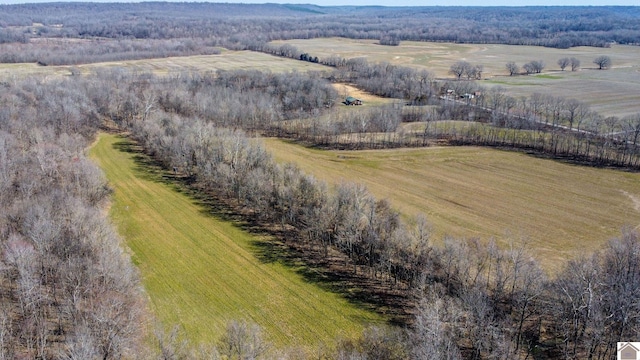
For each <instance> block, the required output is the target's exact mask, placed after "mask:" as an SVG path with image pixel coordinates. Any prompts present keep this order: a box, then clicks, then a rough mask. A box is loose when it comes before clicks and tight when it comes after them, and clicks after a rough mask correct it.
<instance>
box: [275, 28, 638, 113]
mask: <svg viewBox="0 0 640 360" xmlns="http://www.w3.org/2000/svg"><path fill="white" fill-rule="evenodd" d="M376 42H377V41H375V40H351V39H342V38H329V39H311V40H287V41H280V42H278V43H288V44H291V45H293V46H296V47H297V48H298V49H299V50H301V51H305V52H308V53H310V54H312V55H314V56H318V57H320V58H323V57H328V56H331V55H338V56H341V57H344V58H356V57H364V58H367V59H368V60H369V61H372V62H381V61H386V62H389V63H392V64H396V65H402V66H409V67H414V68H420V69H427V70H429V71H431V72H432V73H433V74H434V75H435V76H436V77H438V78H451V75H449V74H448V71H449V68H450V67H451V65H452V64H453V63H454V62H456V61H460V60H465V61H468V62H470V63H472V64H481V65H483V66H484V75H483V77H485V78H486V79H488V80H485V81H482V84H484V85H487V86H495V85H501V86H504V87H505V88H508V90H509V94H511V95H515V96H519V95H530V94H531V93H534V92H541V93H548V94H552V95H556V96H563V97H567V98H575V99H580V100H583V101H585V102H587V103H589V104H591V105H592V107H593V109H594V110H597V111H598V112H600V113H602V114H604V115H607V116H609V115H616V116H624V115H629V114H635V113H638V112H640V105H638V97H637V94H638V93H640V47H638V46H623V45H613V46H612V47H611V48H608V49H604V48H594V47H576V48H571V49H552V48H545V47H537V46H510V45H494V44H481V45H478V44H452V43H432V42H411V41H403V42H402V43H401V44H400V46H395V47H390V46H381V45H377V44H376ZM599 55H607V56H609V57H611V59H612V62H613V68H612V69H611V70H607V71H600V70H595V67H596V66H595V64H593V63H592V61H593V59H595V58H596V57H597V56H599ZM563 57H576V58H577V59H579V60H580V62H581V64H582V69H581V70H580V71H577V72H570V71H564V72H562V71H560V69H559V67H558V65H557V61H558V59H560V58H563ZM532 60H543V61H544V62H545V63H546V64H547V65H546V69H545V71H544V73H543V76H542V77H541V76H515V77H509V76H508V72H507V70H506V68H505V64H506V63H507V62H509V61H514V62H516V63H517V64H518V65H520V66H522V65H523V64H525V63H527V62H529V61H532ZM544 75H553V76H551V77H549V76H544Z"/></svg>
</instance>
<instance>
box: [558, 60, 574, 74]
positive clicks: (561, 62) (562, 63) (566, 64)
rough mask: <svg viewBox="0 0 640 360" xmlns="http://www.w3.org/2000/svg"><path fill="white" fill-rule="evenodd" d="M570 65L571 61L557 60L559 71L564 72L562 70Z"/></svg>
mask: <svg viewBox="0 0 640 360" xmlns="http://www.w3.org/2000/svg"><path fill="white" fill-rule="evenodd" d="M569 64H571V60H570V59H569V58H566V57H564V58H561V59H559V60H558V66H560V70H562V71H564V69H565V68H566V67H567V66H569Z"/></svg>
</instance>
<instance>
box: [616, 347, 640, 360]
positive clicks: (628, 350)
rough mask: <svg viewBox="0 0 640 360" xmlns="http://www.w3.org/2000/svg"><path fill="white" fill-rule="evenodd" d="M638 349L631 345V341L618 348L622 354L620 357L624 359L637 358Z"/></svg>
mask: <svg viewBox="0 0 640 360" xmlns="http://www.w3.org/2000/svg"><path fill="white" fill-rule="evenodd" d="M638 351H640V350H638V349H637V348H636V347H635V346H633V345H631V343H626V344H623V345H622V347H620V349H618V354H620V359H622V360H637V359H638Z"/></svg>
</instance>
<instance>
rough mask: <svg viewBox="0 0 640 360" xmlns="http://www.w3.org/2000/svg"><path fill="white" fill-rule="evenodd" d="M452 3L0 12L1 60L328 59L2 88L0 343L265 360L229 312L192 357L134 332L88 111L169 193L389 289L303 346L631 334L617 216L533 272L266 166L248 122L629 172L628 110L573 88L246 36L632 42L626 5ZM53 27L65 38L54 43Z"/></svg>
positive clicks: (340, 348)
mask: <svg viewBox="0 0 640 360" xmlns="http://www.w3.org/2000/svg"><path fill="white" fill-rule="evenodd" d="M461 11H462V9H460V8H446V7H444V8H388V9H384V8H369V7H364V8H357V7H335V8H323V7H316V6H310V5H300V6H297V5H296V6H293V5H251V6H248V7H245V6H241V5H231V4H224V5H223V4H174V3H141V4H72V3H55V4H39V5H10V6H9V5H3V6H1V7H0V26H1V29H0V38H1V39H2V40H1V41H2V42H3V44H2V45H0V47H1V48H2V55H1V56H3V58H2V61H7V62H12V61H14V62H20V61H40V62H41V63H42V64H43V65H46V64H48V63H49V64H76V63H84V62H91V61H99V60H100V61H102V60H105V59H109V60H116V59H123V58H140V57H147V56H148V57H153V56H167V55H168V54H195V53H211V52H213V51H216V49H215V47H217V46H226V47H229V48H234V49H253V50H259V51H265V52H269V53H273V54H275V55H278V56H287V57H291V58H296V59H300V60H301V61H309V60H310V59H312V60H313V61H318V62H321V63H323V64H326V65H328V66H330V68H328V70H327V71H326V72H323V73H305V74H298V73H287V74H272V73H265V72H259V71H227V72H217V73H212V74H201V73H189V72H184V73H173V74H169V75H167V76H163V77H159V76H155V75H152V74H140V73H132V72H129V71H127V70H124V69H110V70H100V71H96V73H94V74H90V75H86V76H80V75H79V74H75V75H74V76H69V77H66V78H59V79H56V78H51V79H47V80H46V81H45V80H44V79H37V78H27V79H22V80H19V79H14V80H12V81H11V82H4V83H2V84H1V85H0V209H2V211H1V212H0V247H1V248H2V252H1V257H0V269H1V271H0V296H1V297H2V300H1V301H0V310H1V311H0V358H1V359H14V358H24V359H45V358H46V359H48V358H56V359H58V358H59V359H90V358H101V359H120V358H160V359H178V358H208V359H216V358H225V357H227V358H237V359H257V358H268V357H269V356H270V355H269V353H268V352H265V351H264V349H265V344H264V343H263V341H262V338H261V336H260V330H259V328H258V327H256V326H255V325H252V324H247V323H245V322H243V321H242V319H239V321H237V322H232V323H230V324H229V327H228V330H227V334H225V335H224V336H223V337H222V338H221V339H220V342H219V343H216V344H206V345H205V346H203V347H200V348H198V350H197V351H196V350H195V349H196V346H195V345H194V346H191V345H189V344H185V343H182V342H181V341H182V340H180V336H179V334H176V333H175V332H174V333H171V332H170V333H165V332H164V331H162V330H158V331H154V327H155V324H154V321H153V319H152V315H151V314H149V313H147V308H146V306H145V301H144V296H143V290H142V289H141V285H140V282H139V279H138V275H137V273H136V270H135V267H134V266H133V265H132V264H131V261H130V259H129V258H128V256H127V254H126V253H125V252H124V251H123V250H122V249H123V247H122V245H121V241H122V240H121V239H120V238H119V237H118V236H117V234H116V232H115V230H114V229H113V226H112V224H111V223H110V222H109V221H108V220H107V218H106V214H105V211H104V208H105V206H107V203H108V197H109V195H110V189H109V187H108V184H107V183H106V182H105V179H104V177H103V175H102V174H101V173H100V171H99V169H97V168H96V167H95V165H93V164H92V163H91V162H90V161H88V160H87V159H86V157H85V150H86V148H87V146H88V145H89V144H90V143H91V141H93V139H94V138H95V135H96V133H97V132H98V131H99V130H100V129H104V128H103V127H104V126H105V124H108V125H109V128H110V129H111V130H114V129H117V130H118V131H123V132H126V133H127V134H130V136H131V138H133V139H135V140H136V141H137V142H138V143H139V144H140V145H141V146H142V147H143V148H144V149H145V151H146V152H147V153H148V154H149V156H152V157H154V158H155V159H156V160H157V161H158V162H159V163H160V164H162V166H164V167H165V168H166V169H167V170H169V169H170V170H171V171H174V172H178V173H180V174H183V175H184V176H185V177H186V178H187V179H188V180H189V183H190V184H191V185H190V186H193V187H194V188H195V189H197V190H198V191H200V192H201V193H202V194H205V195H206V196H211V197H215V199H216V200H217V201H219V202H221V203H224V204H225V206H227V207H229V209H231V210H232V211H233V212H235V213H236V214H238V215H239V216H243V217H251V219H252V220H255V221H256V222H257V223H258V224H261V226H263V227H264V228H265V230H266V231H268V230H269V229H274V228H278V229H282V230H285V231H282V232H280V233H281V234H283V235H282V236H285V237H284V238H282V239H281V240H283V242H284V243H285V244H286V245H287V246H289V247H290V248H291V249H295V250H296V251H301V252H302V253H303V254H305V252H308V254H309V255H308V257H309V260H310V261H311V260H314V261H317V260H318V259H317V257H318V256H319V257H321V258H322V257H323V256H325V257H328V254H329V253H330V252H331V253H339V254H341V255H340V256H341V257H342V258H341V259H342V260H343V261H344V264H346V265H345V266H346V267H347V268H348V271H350V272H352V273H354V274H360V276H364V277H367V278H369V279H372V280H373V281H375V282H377V283H378V284H380V286H381V287H385V288H388V289H393V290H394V291H397V292H400V293H402V296H403V297H404V298H405V299H407V300H408V301H406V302H404V303H403V306H405V307H406V308H405V309H402V311H400V312H399V313H401V314H403V316H399V317H398V319H397V320H398V321H399V322H401V324H402V325H401V326H399V327H391V328H377V327H373V328H370V329H368V330H366V331H365V332H364V333H363V335H362V337H361V338H360V339H356V340H350V341H341V342H339V343H338V344H337V346H336V349H335V350H327V351H326V352H325V353H323V354H320V355H319V356H318V357H321V356H324V358H334V359H408V358H412V359H426V358H429V359H484V358H499V359H513V358H565V359H573V358H576V357H587V358H594V359H609V358H611V357H612V356H614V354H615V343H616V341H619V340H621V339H633V338H637V337H638V336H640V316H638V315H637V314H640V302H639V301H638V299H640V238H639V235H638V233H637V232H635V231H634V230H631V229H628V230H623V231H622V232H621V235H620V236H619V238H616V239H612V240H611V241H610V242H609V243H608V245H607V246H605V247H604V248H603V249H600V250H598V251H596V252H595V253H593V254H588V255H587V254H586V255H585V256H584V257H582V258H579V259H576V260H572V261H569V262H567V264H566V266H565V268H564V269H563V270H561V271H560V272H559V273H558V274H557V275H556V276H554V277H553V278H548V277H547V276H546V274H545V273H544V272H543V271H542V270H541V268H540V266H539V264H538V263H537V262H536V261H535V260H534V258H533V257H532V256H531V255H530V254H529V253H528V252H527V246H526V243H518V242H516V241H514V243H513V244H511V246H509V247H505V248H502V247H499V246H497V245H496V244H494V243H488V244H487V243H484V242H481V241H477V240H467V239H453V238H447V239H443V243H444V245H443V246H433V245H432V243H433V239H431V235H430V228H429V224H428V219H425V218H423V217H418V218H416V219H413V220H411V221H403V220H402V219H401V217H400V215H399V214H398V213H397V212H396V211H395V210H393V209H392V208H391V207H390V206H389V204H388V202H386V201H385V200H381V199H376V198H374V197H373V196H372V195H371V194H370V193H369V192H368V191H367V189H366V188H364V187H363V186H361V185H358V184H350V183H344V184H341V185H339V186H336V187H335V188H331V187H328V186H327V185H326V184H323V183H322V182H320V181H318V180H316V179H314V178H313V177H311V176H309V175H307V174H304V173H303V172H302V171H300V170H299V169H298V168H296V167H295V166H294V165H290V164H289V165H282V164H278V163H276V162H275V160H274V159H273V158H272V157H271V156H270V154H269V153H268V152H267V151H266V150H265V149H264V147H262V146H261V144H260V142H259V141H257V140H256V139H255V138H254V136H253V135H255V134H262V133H268V134H276V135H279V136H287V137H292V138H295V139H297V140H300V141H303V142H306V143H311V144H314V145H321V146H330V147H347V148H363V147H389V146H407V145H411V146H416V145H419V146H428V145H430V144H431V143H432V142H433V141H447V142H449V143H452V144H480V145H489V146H501V147H510V148H521V149H526V150H527V151H533V152H538V153H542V154H547V155H553V156H556V157H565V158H571V159H573V160H579V161H581V162H585V163H587V164H590V165H603V166H621V167H626V168H634V169H636V168H637V167H638V166H639V164H640V159H639V154H640V152H639V149H638V146H640V144H638V140H639V139H638V137H639V136H640V115H637V116H630V117H626V118H622V119H619V118H614V117H610V118H603V117H602V116H600V115H599V114H596V113H594V112H593V111H591V110H590V109H589V108H588V106H587V105H586V104H583V103H581V102H579V101H577V100H572V99H561V98H555V97H550V96H547V95H543V94H534V95H532V96H530V97H528V98H513V97H510V96H509V94H507V93H506V92H505V91H504V90H501V89H499V88H497V89H492V90H486V89H482V88H481V87H480V86H478V84H476V83H475V82H473V81H471V80H460V81H451V82H448V83H444V82H441V81H435V80H434V79H433V78H432V76H430V74H429V73H428V72H426V71H422V72H418V71H415V70H411V69H406V68H402V67H396V66H391V65H388V64H369V63H367V62H366V61H365V60H362V59H352V60H345V59H339V58H322V56H319V55H321V54H307V57H306V58H304V57H303V56H301V55H303V54H301V53H300V52H298V51H297V49H295V48H293V47H290V46H280V47H273V46H270V45H267V44H266V42H267V41H270V40H273V39H287V38H311V37H322V36H345V37H352V38H368V39H379V40H380V41H381V43H384V44H386V45H393V44H395V43H397V41H400V40H437V41H458V42H497V43H508V44H535V45H544V46H556V47H568V46H574V45H581V44H582V45H593V46H606V44H608V43H610V42H612V41H616V42H620V43H638V37H639V31H640V30H639V29H638V21H637V18H638V16H639V12H638V8H617V7H612V8H609V7H602V8H553V11H551V10H549V9H547V8H526V7H525V8H481V9H480V8H468V9H464V11H462V14H461ZM252 14H253V15H252ZM302 14H304V16H301V15H302ZM359 14H362V16H354V15H359ZM461 15H462V16H461ZM399 17H402V19H403V21H397V20H398V18H399ZM363 18H366V19H369V20H363ZM372 19H374V20H372ZM34 23H38V24H41V25H37V26H34ZM425 24H428V26H426V25H425ZM478 29H482V31H478ZM256 34H258V35H256ZM66 38H77V39H81V40H79V41H75V42H61V41H60V40H62V39H66ZM96 38H103V40H102V41H104V44H102V46H100V47H97V48H96V46H95V43H91V42H88V41H86V42H85V41H82V40H95V39H96ZM42 44H45V46H43V45H42ZM317 56H319V57H320V58H319V59H316V57H317ZM332 82H348V83H352V84H356V85H357V86H358V87H360V88H362V89H365V90H367V91H369V92H371V93H374V94H377V95H381V96H385V97H393V98H397V99H401V101H399V103H398V104H396V105H391V106H387V107H380V108H369V109H362V110H360V109H358V110H356V109H354V111H351V112H348V113H345V112H339V111H335V110H336V109H335V107H337V106H341V105H340V103H339V101H341V99H339V94H337V93H336V91H335V90H334V88H333V87H332V86H331V83H332ZM463 94H481V95H479V96H475V97H474V98H470V97H466V98H462V97H460V95H463ZM440 120H460V122H462V123H464V124H465V126H454V125H446V124H449V123H450V122H448V121H440ZM408 121H413V122H415V121H420V122H422V123H424V124H425V127H424V131H421V132H419V133H407V132H403V131H402V125H403V123H405V122H408ZM443 124H445V125H443ZM312 256H313V257H315V258H314V259H311V257H312ZM321 260H322V259H321ZM391 305H393V304H391ZM165 325H166V324H165ZM154 336H155V338H156V340H157V341H156V344H157V346H156V347H157V348H154V349H149V346H150V344H149V341H148V338H149V337H154ZM145 338H146V339H147V340H146V341H145ZM284 356H285V355H283V357H284ZM291 358H296V357H295V356H294V355H291Z"/></svg>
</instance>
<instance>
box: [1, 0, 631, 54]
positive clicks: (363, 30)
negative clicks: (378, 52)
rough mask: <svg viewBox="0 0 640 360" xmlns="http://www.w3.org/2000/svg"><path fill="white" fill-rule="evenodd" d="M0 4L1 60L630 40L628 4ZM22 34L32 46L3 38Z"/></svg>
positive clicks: (18, 37) (563, 45)
mask: <svg viewBox="0 0 640 360" xmlns="http://www.w3.org/2000/svg"><path fill="white" fill-rule="evenodd" d="M0 10H1V11H0V50H1V51H0V53H1V54H3V57H2V58H1V59H0V61H3V62H18V61H32V60H33V59H34V58H37V60H36V61H42V62H43V63H50V64H67V65H71V64H80V63H87V62H93V61H107V60H122V59H135V58H141V57H158V56H174V55H192V54H209V53H211V52H212V51H215V50H214V49H212V47H213V46H223V47H226V48H228V49H237V50H239V49H255V48H257V47H263V46H266V44H268V43H269V42H270V41H273V40H287V39H311V38H321V37H336V36H338V37H345V38H351V39H371V40H377V41H378V43H379V44H381V45H391V46H393V45H398V44H399V43H400V42H401V41H405V40H411V41H438V42H454V43H493V44H509V45H536V46H548V47H555V48H569V47H572V46H598V47H607V46H609V45H610V44H611V43H619V44H639V43H640V26H639V25H638V21H637V20H638V18H639V17H640V11H638V8H637V7H605V6H603V7H520V8H509V7H503V8H500V7H464V8H460V7H435V8H434V7H402V8H400V7H395V8H394V7H388V8H385V7H366V6H365V7H319V6H314V5H298V6H291V5H278V4H262V5H258V4H253V5H245V4H213V3H202V4H194V3H145V4H123V3H110V4H84V3H64V4H59V3H56V4H21V5H3V6H2V8H1V9H0ZM69 14H74V16H70V15H69ZM131 14H135V16H132V15H131ZM398 19H402V21H398ZM478 29H481V31H478ZM42 39H84V40H95V39H99V40H102V41H99V43H100V46H95V44H92V45H90V46H87V45H86V44H84V43H83V42H69V41H67V42H46V41H45V42H42V41H39V40H42ZM136 39H138V40H140V39H144V40H154V42H153V43H152V44H153V45H152V46H151V47H146V46H145V45H140V44H139V43H137V42H135V41H132V40H136ZM107 40H112V41H107ZM113 40H117V41H115V42H114V41H113ZM124 40H128V41H127V42H123V41H124ZM32 43H33V44H35V45H32V46H22V47H16V46H6V45H5V44H24V45H29V44H32ZM135 46H141V47H143V48H142V49H138V50H137V51H132V49H131V48H130V47H135ZM154 48H157V49H155V50H154ZM25 52H26V53H25Z"/></svg>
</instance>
